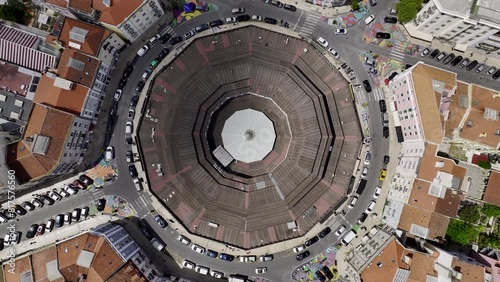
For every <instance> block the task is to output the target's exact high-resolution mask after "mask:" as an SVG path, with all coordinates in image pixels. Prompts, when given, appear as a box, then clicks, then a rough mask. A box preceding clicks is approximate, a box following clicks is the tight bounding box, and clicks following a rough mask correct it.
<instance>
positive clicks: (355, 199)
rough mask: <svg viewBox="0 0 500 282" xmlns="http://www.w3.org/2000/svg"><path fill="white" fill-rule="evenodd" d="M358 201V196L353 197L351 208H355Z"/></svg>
mask: <svg viewBox="0 0 500 282" xmlns="http://www.w3.org/2000/svg"><path fill="white" fill-rule="evenodd" d="M357 202H358V198H356V197H352V200H351V202H350V203H349V208H350V209H352V208H354V206H355V205H356V203H357Z"/></svg>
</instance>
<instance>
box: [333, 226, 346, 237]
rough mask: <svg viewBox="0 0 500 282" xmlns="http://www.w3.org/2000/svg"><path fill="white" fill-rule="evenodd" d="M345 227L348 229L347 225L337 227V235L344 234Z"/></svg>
mask: <svg viewBox="0 0 500 282" xmlns="http://www.w3.org/2000/svg"><path fill="white" fill-rule="evenodd" d="M345 229H346V227H345V225H342V226H340V227H339V229H337V231H335V235H337V237H338V236H340V235H342V233H344V231H345Z"/></svg>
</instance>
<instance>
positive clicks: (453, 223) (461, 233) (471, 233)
mask: <svg viewBox="0 0 500 282" xmlns="http://www.w3.org/2000/svg"><path fill="white" fill-rule="evenodd" d="M478 234H479V230H477V229H476V228H475V227H474V226H473V225H471V224H468V223H466V222H463V221H460V220H458V219H452V220H450V224H449V225H448V230H446V235H447V237H448V238H449V240H450V241H451V242H453V243H456V244H459V245H462V246H465V245H468V244H469V243H470V242H471V241H475V240H476V239H477V236H478Z"/></svg>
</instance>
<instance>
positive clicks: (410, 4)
mask: <svg viewBox="0 0 500 282" xmlns="http://www.w3.org/2000/svg"><path fill="white" fill-rule="evenodd" d="M421 8H422V0H401V1H400V2H398V3H396V11H397V12H398V19H399V20H400V21H401V22H403V23H407V22H409V21H411V20H413V19H414V18H415V17H416V16H417V13H418V11H420V9H421Z"/></svg>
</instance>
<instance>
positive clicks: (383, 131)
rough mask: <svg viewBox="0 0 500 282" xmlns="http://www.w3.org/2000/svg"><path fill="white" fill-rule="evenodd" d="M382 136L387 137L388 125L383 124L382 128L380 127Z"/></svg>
mask: <svg viewBox="0 0 500 282" xmlns="http://www.w3.org/2000/svg"><path fill="white" fill-rule="evenodd" d="M382 136H384V138H389V127H387V126H384V128H382Z"/></svg>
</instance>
